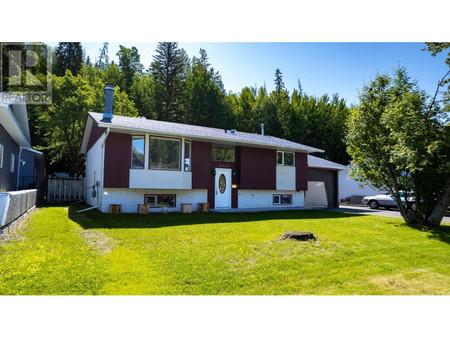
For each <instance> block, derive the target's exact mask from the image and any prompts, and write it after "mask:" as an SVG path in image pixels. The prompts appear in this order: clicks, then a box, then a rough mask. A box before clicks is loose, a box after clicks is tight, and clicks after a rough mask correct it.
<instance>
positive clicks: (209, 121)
mask: <svg viewBox="0 0 450 338" xmlns="http://www.w3.org/2000/svg"><path fill="white" fill-rule="evenodd" d="M221 84H222V81H221V77H220V74H219V73H218V72H214V69H213V68H211V67H210V64H209V61H208V56H207V54H206V52H205V51H204V50H203V49H201V50H200V58H196V57H194V58H193V60H192V68H191V71H190V73H189V75H188V78H187V81H186V89H187V96H186V97H187V101H186V111H187V115H186V120H185V121H186V122H188V123H193V124H197V125H202V126H208V127H220V128H222V127H226V126H227V125H230V124H231V120H232V113H231V110H230V108H229V106H228V104H227V100H226V95H225V93H224V91H223V85H221Z"/></svg>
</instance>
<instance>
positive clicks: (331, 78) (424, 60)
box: [52, 42, 448, 104]
mask: <svg viewBox="0 0 450 338" xmlns="http://www.w3.org/2000/svg"><path fill="white" fill-rule="evenodd" d="M52 45H55V44H52ZM119 45H124V46H126V47H131V46H135V47H136V48H137V49H138V50H139V53H140V55H141V63H142V64H143V65H144V66H145V68H146V69H148V67H149V66H150V63H151V62H152V57H153V55H154V54H155V49H156V45H157V43H142V42H133V43H127V42H117V43H110V44H109V57H110V61H111V60H115V61H116V62H117V56H116V53H117V51H118V50H119ZM102 46H103V43H101V42H99V43H95V42H88V43H83V47H84V48H85V51H86V54H87V55H89V56H90V58H91V60H92V61H94V60H95V59H96V57H98V55H99V49H100V48H101V47H102ZM424 46H425V44H423V43H337V42H335V43H281V42H277V43H243V42H241V43H227V42H219V43H210V42H208V43H199V42H196V43H186V42H182V43H179V47H181V48H184V49H185V50H186V52H187V53H188V55H189V57H191V58H192V56H194V55H196V56H198V55H199V53H198V51H199V49H200V48H203V49H205V50H206V52H207V53H208V56H209V60H210V63H211V65H212V67H214V69H215V70H218V71H219V73H220V74H221V76H222V80H223V83H224V86H225V90H226V91H227V92H228V91H232V92H234V93H238V92H240V91H241V90H242V88H244V87H245V86H255V85H256V86H258V87H259V86H263V85H264V84H265V85H266V87H267V89H268V90H269V91H271V90H272V89H273V88H274V83H273V80H274V76H275V70H276V68H280V70H281V72H282V73H283V79H284V83H285V86H286V88H287V89H288V90H289V91H290V92H292V90H293V89H294V88H297V87H298V85H297V84H298V79H300V81H301V84H302V87H303V90H304V92H306V93H307V94H310V95H315V96H321V95H323V94H328V95H330V96H331V95H333V94H334V93H338V94H339V97H341V98H344V99H345V100H346V101H347V103H348V104H356V103H357V102H358V92H359V90H360V89H361V88H362V86H363V85H364V83H367V82H369V81H370V79H373V78H374V77H375V76H376V74H377V73H385V72H389V71H391V70H392V69H393V68H394V67H396V66H398V65H400V66H404V67H406V69H407V71H408V73H409V75H410V76H411V78H413V79H416V80H417V81H418V84H419V86H420V88H421V89H424V90H425V91H426V92H428V93H429V94H430V95H431V94H434V92H435V90H436V86H437V82H438V81H439V79H441V78H442V76H443V75H444V74H445V73H446V72H447V71H448V67H447V66H446V65H445V63H444V60H445V56H446V54H442V55H438V56H437V57H432V56H431V55H430V53H428V52H426V51H422V50H421V49H422V48H423V47H424Z"/></svg>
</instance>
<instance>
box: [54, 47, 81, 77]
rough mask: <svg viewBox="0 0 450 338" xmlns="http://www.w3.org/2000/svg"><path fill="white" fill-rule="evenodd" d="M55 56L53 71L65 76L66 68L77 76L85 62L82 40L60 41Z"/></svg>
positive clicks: (57, 74)
mask: <svg viewBox="0 0 450 338" xmlns="http://www.w3.org/2000/svg"><path fill="white" fill-rule="evenodd" d="M55 58H56V63H55V69H54V72H53V73H54V74H55V75H56V76H64V74H65V73H66V70H70V72H71V73H72V75H74V76H76V75H78V73H79V72H80V70H81V68H82V67H83V64H84V60H83V47H82V46H81V43H80V42H60V43H58V46H57V47H56V51H55Z"/></svg>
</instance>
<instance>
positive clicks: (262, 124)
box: [261, 123, 264, 135]
mask: <svg viewBox="0 0 450 338" xmlns="http://www.w3.org/2000/svg"><path fill="white" fill-rule="evenodd" d="M261 135H264V123H261Z"/></svg>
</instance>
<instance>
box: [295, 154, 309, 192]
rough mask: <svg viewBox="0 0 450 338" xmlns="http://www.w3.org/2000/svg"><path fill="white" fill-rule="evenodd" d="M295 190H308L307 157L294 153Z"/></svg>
mask: <svg viewBox="0 0 450 338" xmlns="http://www.w3.org/2000/svg"><path fill="white" fill-rule="evenodd" d="M295 189H296V190H297V191H300V190H303V191H307V190H308V155H307V154H306V153H295Z"/></svg>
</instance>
